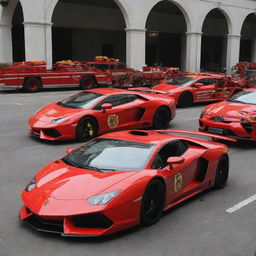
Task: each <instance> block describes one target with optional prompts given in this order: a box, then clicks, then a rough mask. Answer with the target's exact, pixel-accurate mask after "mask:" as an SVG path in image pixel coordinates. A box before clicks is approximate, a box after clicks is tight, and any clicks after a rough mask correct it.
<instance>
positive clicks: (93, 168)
mask: <svg viewBox="0 0 256 256" xmlns="http://www.w3.org/2000/svg"><path fill="white" fill-rule="evenodd" d="M83 168H86V169H89V170H94V171H97V172H115V171H116V170H115V169H108V168H98V167H95V166H88V165H84V166H83Z"/></svg>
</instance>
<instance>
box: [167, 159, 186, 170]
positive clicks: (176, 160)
mask: <svg viewBox="0 0 256 256" xmlns="http://www.w3.org/2000/svg"><path fill="white" fill-rule="evenodd" d="M184 161H185V158H184V157H182V156H171V157H169V158H168V159H167V163H168V165H169V169H170V170H173V165H174V164H182V163H184Z"/></svg>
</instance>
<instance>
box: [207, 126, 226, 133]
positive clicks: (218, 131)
mask: <svg viewBox="0 0 256 256" xmlns="http://www.w3.org/2000/svg"><path fill="white" fill-rule="evenodd" d="M208 132H210V133H215V134H223V133H224V130H223V129H221V128H214V127H208Z"/></svg>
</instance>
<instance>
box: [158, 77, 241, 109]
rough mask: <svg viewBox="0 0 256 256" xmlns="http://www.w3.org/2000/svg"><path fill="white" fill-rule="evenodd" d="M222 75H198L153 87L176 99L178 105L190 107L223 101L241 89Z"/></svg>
mask: <svg viewBox="0 0 256 256" xmlns="http://www.w3.org/2000/svg"><path fill="white" fill-rule="evenodd" d="M227 81H228V80H225V77H224V75H221V74H196V75H187V76H183V77H177V78H174V79H172V80H170V82H165V83H162V84H159V85H156V86H154V87H153V89H154V90H157V91H163V92H165V93H166V94H168V95H169V96H171V97H173V98H174V99H175V102H176V104H177V105H179V106H181V107H189V106H190V105H191V104H192V103H195V102H208V101H222V100H224V99H226V98H228V97H229V96H231V95H233V94H234V92H235V91H236V90H237V89H239V88H237V86H236V85H234V84H232V83H228V84H227Z"/></svg>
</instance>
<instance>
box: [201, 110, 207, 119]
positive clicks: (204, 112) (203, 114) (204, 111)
mask: <svg viewBox="0 0 256 256" xmlns="http://www.w3.org/2000/svg"><path fill="white" fill-rule="evenodd" d="M205 114H206V110H205V109H203V111H202V113H201V115H200V118H203V117H204V116H205Z"/></svg>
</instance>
